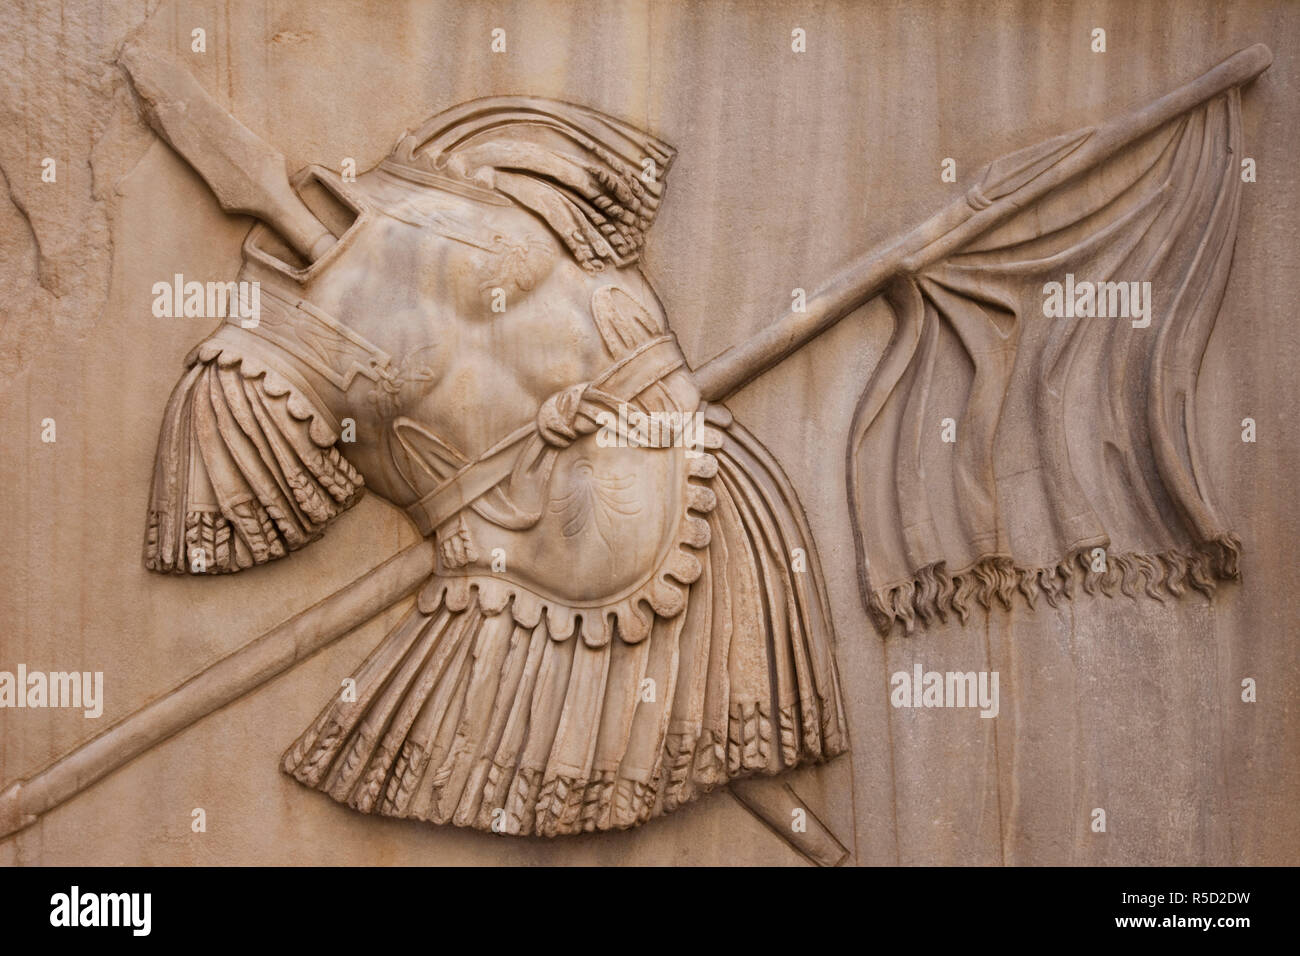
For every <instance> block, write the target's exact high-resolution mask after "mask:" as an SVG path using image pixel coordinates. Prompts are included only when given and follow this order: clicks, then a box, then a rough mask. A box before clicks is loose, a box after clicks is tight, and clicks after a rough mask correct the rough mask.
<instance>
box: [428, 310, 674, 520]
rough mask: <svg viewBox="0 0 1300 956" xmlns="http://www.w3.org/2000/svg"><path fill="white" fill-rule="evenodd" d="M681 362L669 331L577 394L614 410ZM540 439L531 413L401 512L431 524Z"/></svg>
mask: <svg viewBox="0 0 1300 956" xmlns="http://www.w3.org/2000/svg"><path fill="white" fill-rule="evenodd" d="M685 364H686V360H685V358H683V357H682V352H681V349H680V347H679V346H678V344H677V337H676V336H675V335H673V334H672V333H671V332H669V333H667V334H665V335H661V336H658V337H656V338H653V339H651V340H650V341H648V342H646V343H645V344H644V345H642V346H641V347H640V348H638V349H637V350H636V351H634V352H632V353H630V354H628V355H626V356H624V358H622V359H621V360H620V361H618V362H616V363H615V364H614V365H612V366H610V367H609V368H608V369H606V370H605V371H604V372H602V373H601V374H600V376H599V377H597V378H595V379H593V380H592V381H591V382H590V383H589V384H587V386H586V387H585V388H584V390H583V399H584V401H585V400H591V401H592V402H593V403H594V404H596V405H598V406H603V407H605V408H607V409H609V410H610V411H614V410H616V409H615V406H617V404H618V403H619V402H630V401H632V400H633V399H635V398H636V397H637V396H638V395H640V394H641V393H642V392H644V391H645V390H646V389H648V388H650V387H651V386H652V385H654V384H656V383H657V382H659V381H661V380H662V379H664V378H665V377H666V376H668V375H670V374H671V373H673V372H675V371H676V370H677V369H679V368H681V367H682V366H684V365H685ZM530 440H531V441H536V442H538V443H540V442H542V438H541V436H540V434H539V433H538V430H537V422H536V419H534V420H533V421H530V422H528V423H527V424H526V425H522V426H520V427H519V428H517V429H515V430H514V431H513V432H511V433H510V434H509V435H507V436H506V437H505V438H503V439H501V440H500V441H499V442H497V443H496V444H495V445H493V446H492V447H491V448H489V449H488V450H487V451H485V452H483V453H482V454H481V455H479V456H478V457H477V458H476V459H474V460H473V461H471V462H469V463H468V464H466V465H465V466H464V467H463V468H461V469H460V470H459V471H457V472H456V473H455V474H454V475H452V476H451V477H450V478H448V479H447V480H446V481H444V482H443V483H442V484H440V485H439V486H438V487H437V488H435V489H433V491H431V492H429V494H427V495H425V496H424V497H423V498H421V499H420V500H419V501H416V502H415V503H414V504H411V505H408V506H407V508H406V513H407V514H408V515H410V516H411V520H412V521H414V522H415V524H416V526H417V527H418V528H419V529H420V531H421V533H423V534H425V535H429V534H432V533H433V531H434V529H436V528H437V527H438V526H439V525H441V524H443V523H444V522H445V521H447V520H448V519H450V518H452V517H453V516H455V515H456V513H457V512H459V511H460V510H462V509H463V508H466V507H468V506H469V505H471V504H473V503H474V502H475V501H476V500H477V499H478V498H480V497H481V496H483V495H485V494H487V493H488V492H489V491H491V490H492V489H493V488H495V487H496V486H497V485H499V484H500V483H501V482H502V481H504V480H505V479H506V478H508V477H509V476H510V473H511V471H512V470H513V469H514V467H515V464H516V462H517V461H518V460H519V458H520V455H521V454H525V453H526V452H527V449H528V445H529V442H530Z"/></svg>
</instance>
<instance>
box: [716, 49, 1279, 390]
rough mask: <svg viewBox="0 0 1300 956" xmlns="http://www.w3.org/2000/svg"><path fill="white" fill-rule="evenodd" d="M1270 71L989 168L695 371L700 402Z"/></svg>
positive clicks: (1191, 88) (1183, 93) (1191, 86)
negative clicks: (902, 279)
mask: <svg viewBox="0 0 1300 956" xmlns="http://www.w3.org/2000/svg"><path fill="white" fill-rule="evenodd" d="M1272 62H1273V54H1272V52H1271V51H1270V50H1269V48H1268V47H1266V46H1265V45H1264V44H1262V43H1256V44H1255V45H1254V46H1251V47H1247V48H1246V49H1244V50H1241V51H1239V52H1238V53H1234V54H1233V55H1232V56H1230V57H1228V58H1227V59H1226V60H1224V61H1223V62H1222V63H1220V64H1219V65H1218V66H1216V67H1215V68H1214V69H1212V70H1210V71H1209V72H1208V73H1205V74H1204V75H1202V76H1200V77H1198V78H1197V79H1195V80H1193V81H1192V82H1191V83H1188V84H1187V85H1186V86H1182V87H1180V88H1178V89H1177V90H1174V91H1173V92H1172V93H1169V94H1167V95H1166V96H1162V97H1161V98H1160V99H1158V100H1155V101H1154V102H1152V103H1148V104H1147V105H1146V106H1144V107H1142V108H1141V109H1137V110H1133V111H1131V112H1128V113H1125V114H1123V115H1122V116H1118V117H1116V118H1115V119H1112V120H1108V121H1107V122H1105V123H1103V124H1102V125H1100V126H1096V127H1092V128H1089V129H1083V130H1079V131H1078V132H1075V133H1067V134H1065V135H1064V136H1058V137H1057V138H1055V139H1052V140H1049V141H1048V142H1046V143H1042V144H1039V145H1038V146H1031V147H1030V148H1029V149H1026V150H1022V151H1020V152H1018V153H1013V154H1011V155H1010V156H1004V157H1003V158H1002V159H999V160H996V161H994V162H993V163H991V164H990V165H989V166H988V167H987V168H986V169H985V171H984V174H983V176H982V177H981V181H980V184H979V186H977V187H975V189H972V190H971V191H970V192H968V193H967V194H966V195H964V196H962V197H961V198H960V199H956V200H954V201H953V202H952V203H950V204H949V205H948V206H946V207H944V208H943V209H941V210H940V211H939V212H938V213H936V214H935V215H933V216H931V217H930V218H929V219H927V220H926V221H925V222H923V223H922V224H921V225H919V226H917V227H916V228H915V229H913V230H911V231H910V232H908V233H907V234H906V235H904V236H903V237H902V238H899V239H895V240H892V241H890V242H886V243H885V244H884V245H882V246H878V247H877V248H875V249H873V250H871V251H870V252H868V253H866V254H865V255H862V256H859V257H858V258H857V259H855V260H854V261H853V262H851V263H849V265H847V266H845V267H844V269H842V270H840V271H839V272H838V273H836V274H835V275H834V276H833V277H832V278H831V280H830V281H829V282H827V283H826V284H825V285H823V286H822V287H821V288H820V289H818V290H817V291H816V292H815V293H814V294H813V295H812V296H811V297H810V298H809V299H808V300H807V303H806V306H807V310H806V311H805V312H788V313H786V315H784V316H783V317H781V318H780V319H778V320H777V321H775V322H773V323H772V324H771V325H769V326H768V327H767V328H766V329H764V330H763V331H761V332H759V333H758V335H755V336H754V337H753V338H751V339H748V340H746V341H745V342H742V343H740V344H739V345H734V346H732V347H731V348H729V349H727V350H726V351H725V352H722V353H721V354H720V355H717V356H715V357H714V358H712V359H710V360H709V361H707V362H705V363H704V364H703V365H702V366H700V367H699V368H698V369H697V370H696V372H695V376H696V380H697V381H698V383H699V386H700V392H701V394H702V395H703V396H704V397H705V398H706V399H708V400H709V401H713V402H717V401H721V400H723V399H724V398H726V397H727V396H728V395H731V394H732V393H733V392H735V391H736V390H737V389H739V388H740V387H742V386H743V385H745V384H746V383H748V382H750V381H752V380H753V379H755V378H757V377H758V376H759V375H761V374H763V373H764V372H766V371H767V370H768V369H770V368H771V367H772V366H773V365H776V364H777V363H778V362H780V361H781V360H782V359H784V358H786V357H787V356H789V355H790V354H791V353H793V352H795V351H797V350H798V349H800V348H802V347H803V346H804V345H806V344H807V343H808V342H809V341H811V340H812V339H814V338H816V337H817V336H818V335H820V334H821V333H822V332H825V331H826V330H827V329H829V328H830V327H831V326H832V325H834V324H835V323H836V322H838V321H839V320H840V319H842V318H844V316H846V315H848V314H849V313H850V312H852V311H853V310H855V309H857V308H858V307H859V306H861V305H863V304H864V303H865V302H867V301H868V300H870V299H872V298H874V297H875V296H876V295H877V294H879V293H880V292H881V291H882V290H883V289H884V288H885V286H886V285H887V284H888V283H889V281H890V280H891V279H893V278H894V276H896V275H899V274H900V273H901V274H907V273H910V272H918V271H920V270H921V269H924V268H925V267H926V266H928V265H930V264H932V263H934V262H937V261H938V260H939V259H942V258H943V257H944V256H946V255H948V254H949V253H951V252H953V251H954V250H956V249H958V248H960V247H961V246H963V245H965V244H966V243H968V242H970V241H971V240H973V239H974V238H975V237H977V236H979V235H980V234H981V233H984V232H987V231H988V230H990V229H992V228H993V227H994V226H996V225H998V224H999V223H1001V222H1003V221H1004V220H1006V219H1008V218H1010V217H1011V216H1013V215H1014V214H1015V213H1017V212H1019V211H1020V210H1021V209H1023V208H1024V207H1025V206H1027V205H1029V204H1030V203H1032V202H1034V201H1035V200H1037V199H1039V198H1040V197H1042V196H1044V195H1045V194H1046V193H1048V192H1050V191H1051V190H1053V189H1055V188H1056V187H1057V186H1060V185H1061V184H1062V183H1065V182H1067V181H1069V180H1070V179H1073V178H1074V177H1075V176H1078V175H1080V174H1082V173H1085V172H1087V171H1088V170H1089V169H1091V168H1093V167H1094V166H1096V165H1097V164H1098V163H1101V162H1103V161H1105V160H1107V159H1109V158H1110V157H1111V156H1113V155H1115V154H1116V153H1117V152H1119V151H1120V150H1121V149H1123V148H1124V147H1125V146H1128V145H1129V144H1130V143H1133V142H1135V141H1136V140H1138V139H1141V138H1142V137H1143V136H1145V135H1146V134H1147V133H1150V132H1152V131H1153V130H1155V129H1157V128H1159V127H1160V126H1162V125H1164V124H1165V123H1167V122H1169V121H1170V120H1172V119H1174V118H1176V117H1178V116H1180V115H1182V114H1183V113H1185V112H1187V111H1188V110H1190V109H1193V108H1195V107H1197V106H1199V105H1200V104H1202V103H1204V102H1206V101H1207V100H1210V99H1213V98H1214V97H1216V96H1218V95H1219V94H1220V93H1223V92H1225V91H1227V90H1230V89H1232V88H1233V87H1234V86H1240V85H1242V84H1243V83H1247V82H1249V81H1250V80H1252V79H1254V78H1255V77H1256V76H1258V75H1259V74H1260V73H1262V72H1264V70H1266V69H1268V67H1269V64H1270V63H1272ZM1026 177H1029V178H1028V180H1027V181H1026Z"/></svg>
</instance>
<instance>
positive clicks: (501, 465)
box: [146, 98, 847, 835]
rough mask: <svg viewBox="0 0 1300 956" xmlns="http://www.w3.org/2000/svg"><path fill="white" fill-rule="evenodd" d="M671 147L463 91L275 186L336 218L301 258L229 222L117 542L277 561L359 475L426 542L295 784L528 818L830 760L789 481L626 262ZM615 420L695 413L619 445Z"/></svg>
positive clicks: (259, 231) (565, 820)
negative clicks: (464, 97) (146, 488)
mask: <svg viewBox="0 0 1300 956" xmlns="http://www.w3.org/2000/svg"><path fill="white" fill-rule="evenodd" d="M647 160H648V161H649V162H648V167H649V168H652V169H653V175H644V176H643V171H644V170H646V169H647V168H648V167H647V162H646V161H647ZM671 161H672V150H671V149H669V148H668V147H667V146H666V145H665V144H663V143H661V142H658V141H657V140H655V139H653V138H652V137H650V136H648V135H646V134H644V133H641V132H639V131H637V130H634V129H632V128H630V127H628V126H626V125H624V124H622V123H619V122H617V121H615V120H612V119H610V118H608V117H605V116H603V115H601V114H598V113H595V112H592V111H589V110H585V109H581V108H578V107H574V106H570V105H567V104H563V103H556V102H551V101H544V100H536V99H521V98H500V99H492V100H479V101H475V102H473V103H469V104H466V105H464V106H461V107H458V108H456V109H454V110H451V111H449V112H447V113H444V114H441V115H439V116H437V117H435V118H434V119H433V120H431V121H430V122H429V123H427V124H426V125H425V126H424V127H423V128H422V129H420V130H418V131H416V132H415V133H412V134H410V135H408V136H406V137H405V138H404V139H403V140H402V141H401V142H400V143H399V144H398V147H397V148H396V150H395V151H394V152H393V154H392V155H390V156H389V157H388V158H387V159H386V160H385V161H384V162H382V163H381V164H380V165H379V166H378V167H376V168H375V169H374V170H371V171H370V172H369V173H366V174H365V175H363V176H361V177H360V178H359V179H358V180H357V181H356V182H343V181H341V180H340V179H339V178H338V177H336V176H335V175H334V174H332V173H330V172H328V171H326V170H323V169H316V168H313V169H311V170H309V171H307V172H305V173H304V174H303V175H301V176H300V177H299V178H298V181H297V183H296V186H297V187H298V191H299V193H300V195H301V196H302V197H303V199H304V201H305V202H306V203H307V204H308V205H309V206H310V207H311V209H312V211H313V212H314V213H315V214H316V216H317V217H318V218H319V219H320V220H321V222H322V223H324V224H325V225H326V226H327V227H328V228H329V230H330V232H331V233H332V234H333V235H334V236H335V237H336V241H335V242H334V243H333V245H332V246H329V247H328V251H327V252H324V253H323V254H320V255H319V256H318V257H316V258H315V259H314V261H311V262H310V263H309V262H307V261H306V260H305V259H301V258H299V257H298V256H297V255H296V254H295V253H294V252H293V251H291V250H290V248H289V247H288V246H287V245H285V244H284V243H283V242H282V241H281V240H280V239H278V238H277V235H276V233H275V232H273V231H271V230H270V229H269V228H267V227H265V226H258V227H256V228H254V230H253V231H252V232H251V233H250V235H249V237H248V240H247V241H246V243H245V246H244V267H243V270H242V272H241V274H240V279H241V280H244V281H250V282H254V281H255V282H258V283H259V284H260V289H261V315H260V320H259V321H258V323H257V324H256V326H255V327H253V328H243V327H241V325H240V322H239V320H238V319H234V320H232V321H231V322H228V323H227V324H225V325H223V326H222V327H221V328H220V329H219V330H218V331H217V332H216V333H215V334H213V335H212V336H211V337H209V338H208V339H207V340H206V341H204V342H203V343H202V344H201V345H199V347H198V348H197V349H195V351H194V352H193V353H192V354H191V356H190V358H189V360H188V370H187V371H186V373H185V375H184V377H183V378H182V380H181V382H180V384H179V385H178V386H177V388H176V390H175V392H174V393H173V396H172V399H171V402H170V404H169V406H168V409H167V413H166V417H165V420H164V424H163V429H162V435H161V438H160V442H159V450H158V460H157V465H156V469H155V474H154V485H153V491H152V495H151V503H150V511H149V524H148V537H147V541H146V563H147V564H148V566H149V567H150V568H152V569H154V570H157V571H163V572H177V573H182V572H204V573H217V572H234V571H239V570H243V569H246V568H249V567H252V566H253V565H256V564H261V563H264V562H266V561H270V560H272V559H274V558H278V557H282V556H284V555H285V554H287V553H288V552H289V551H292V550H294V549H296V548H299V547H302V546H303V545H304V544H306V543H307V542H309V541H312V540H314V539H315V538H316V537H318V536H319V535H320V534H321V532H322V530H323V528H324V526H325V525H326V524H327V523H328V522H329V521H330V520H331V519H333V518H334V517H336V516H337V515H338V514H340V513H341V512H342V511H344V510H345V509H347V508H348V507H349V506H350V505H351V504H353V503H354V502H355V501H356V500H357V498H358V496H359V495H360V493H361V490H362V485H363V478H362V476H363V475H364V483H365V484H367V485H369V486H370V488H371V489H372V490H373V491H374V492H375V493H377V494H379V495H381V496H382V497H383V498H385V499H386V500H388V501H390V502H392V503H393V504H394V505H396V506H398V507H400V508H402V509H404V510H405V512H406V513H407V515H408V516H409V517H410V518H411V520H412V521H413V522H414V523H415V525H416V526H417V527H418V528H419V529H420V531H421V532H422V533H423V534H425V535H426V536H434V537H435V538H436V541H437V545H438V547H437V551H436V553H437V563H436V567H435V568H433V569H432V573H431V574H430V576H429V578H428V581H427V582H426V583H425V584H424V586H423V588H422V589H421V591H420V592H419V596H418V600H417V603H416V606H415V607H414V608H412V610H411V611H410V612H409V614H408V615H407V616H406V618H405V619H404V620H403V621H402V622H401V623H400V624H399V625H398V626H397V627H396V628H395V629H394V630H393V631H392V632H391V633H390V634H389V635H388V636H387V637H386V638H385V639H384V640H383V642H382V643H381V644H380V646H379V647H378V648H377V649H376V650H375V651H374V653H373V654H372V655H371V656H370V658H369V659H368V660H367V661H366V662H365V664H364V665H363V666H362V668H361V670H360V671H359V672H358V673H357V674H356V675H354V676H355V679H356V693H355V695H348V699H346V700H333V701H331V702H330V703H329V704H328V705H327V706H326V707H325V709H324V710H323V711H322V712H321V714H320V716H319V717H318V718H317V719H316V721H315V722H314V723H313V725H312V726H311V727H310V728H309V729H308V730H307V731H306V732H305V733H304V734H303V735H302V736H301V737H300V738H299V739H298V740H297V741H296V742H295V743H294V744H293V746H292V747H290V749H289V751H288V752H287V753H286V754H285V757H284V769H285V771H286V772H288V773H290V774H292V775H293V776H294V777H295V778H297V779H298V780H300V781H301V782H303V783H305V784H308V785H310V786H312V787H315V788H318V789H320V790H324V791H325V792H327V793H329V794H330V795H331V796H333V797H334V798H335V799H337V800H339V801H342V802H344V803H346V804H347V805H349V806H351V807H353V808H355V809H358V810H362V811H365V812H371V813H383V814H388V815H391V816H399V817H414V818H419V819H423V820H429V821H432V822H437V823H454V824H456V825H458V826H473V827H477V828H480V829H490V830H495V831H497V832H509V833H537V834H544V835H556V834H562V833H576V832H581V831H584V830H585V831H590V830H604V829H609V828H617V827H627V826H632V825H635V824H637V823H640V822H642V821H644V820H646V819H648V818H650V817H652V816H655V815H658V814H661V813H665V812H667V811H669V810H672V809H673V808H675V807H677V806H678V805H680V804H682V803H684V802H686V801H689V800H691V799H693V798H694V797H696V796H697V795H699V794H701V793H703V792H705V791H707V790H709V789H711V788H713V787H715V786H717V785H719V784H722V783H725V782H726V781H728V780H730V779H734V778H737V777H741V776H746V775H749V774H754V773H764V774H771V773H776V772H779V771H781V770H784V769H787V768H789V767H793V766H796V765H800V764H804V763H809V762H816V761H820V760H823V759H826V758H829V757H832V756H834V755H836V754H839V753H841V752H843V751H844V750H845V749H846V747H847V739H846V734H845V727H844V717H843V709H842V704H841V700H840V693H839V687H838V680H837V677H836V672H835V665H834V661H833V659H832V656H831V643H832V634H831V622H830V615H829V611H828V607H827V602H826V597H825V594H824V592H823V590H822V585H821V576H820V569H819V568H818V566H817V563H816V554H815V550H814V548H813V544H812V540H811V537H810V535H809V532H808V529H807V527H806V524H805V523H804V520H803V517H802V512H801V510H800V508H799V506H798V503H797V501H796V499H795V496H794V493H793V491H792V490H791V488H790V485H789V483H788V482H787V480H786V479H785V477H784V476H783V475H782V474H781V472H780V470H779V468H778V467H777V465H776V463H775V462H774V461H772V459H771V458H770V457H769V456H768V455H767V454H766V452H764V451H763V449H762V448H761V446H759V445H758V443H757V442H756V441H754V440H753V439H752V438H751V437H750V436H749V435H748V433H747V432H745V430H744V429H742V428H741V427H740V426H739V425H737V424H736V423H735V422H734V421H733V420H732V418H731V416H730V414H729V413H728V412H727V411H726V409H724V408H723V407H721V406H718V405H707V404H706V403H704V402H703V401H702V400H701V397H700V392H699V390H698V388H697V387H696V383H695V379H694V376H693V375H692V373H691V371H690V369H689V367H688V366H687V365H686V363H685V362H684V360H683V358H682V354H681V352H680V350H679V348H678V346H677V341H676V339H675V337H674V336H673V334H672V333H671V331H669V329H668V326H667V323H666V321H665V317H664V314H663V310H662V308H661V306H660V305H659V302H658V300H657V298H656V296H655V294H654V292H653V290H652V289H651V288H650V286H649V284H648V283H647V282H646V280H645V278H644V277H643V276H642V275H641V273H640V271H639V269H638V267H637V260H638V255H639V252H640V250H641V248H642V246H643V243H644V240H645V236H646V233H647V231H648V230H649V228H650V226H651V225H652V223H653V221H654V218H655V214H656V212H657V210H658V206H659V203H660V199H661V195H662V188H663V187H662V184H663V179H664V174H665V172H666V171H667V168H668V166H669V165H670V164H671ZM322 245H328V243H322ZM245 324H247V323H245ZM701 416H702V417H701ZM647 417H649V418H650V419H654V420H663V421H669V422H674V423H677V422H695V421H700V420H702V421H703V422H704V426H703V428H692V429H690V431H691V435H690V440H689V441H683V440H681V439H682V429H680V428H664V429H656V430H653V431H652V432H651V433H650V434H651V435H652V440H650V441H646V440H645V434H644V433H642V434H638V435H632V436H629V435H621V434H619V432H620V429H621V430H624V431H626V430H627V429H628V428H629V427H630V426H629V424H628V423H629V422H638V421H644V420H646V418H647ZM611 423H612V424H611ZM611 431H612V432H614V434H613V435H612V436H611V434H610V432H611ZM611 438H612V439H614V440H611ZM621 439H630V440H621ZM795 549H803V551H804V552H805V553H806V554H807V555H808V556H809V561H808V567H807V569H806V571H805V570H798V571H796V570H792V568H791V566H790V561H789V556H790V555H791V554H792V553H793V552H794V551H795ZM353 698H354V699H353Z"/></svg>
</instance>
